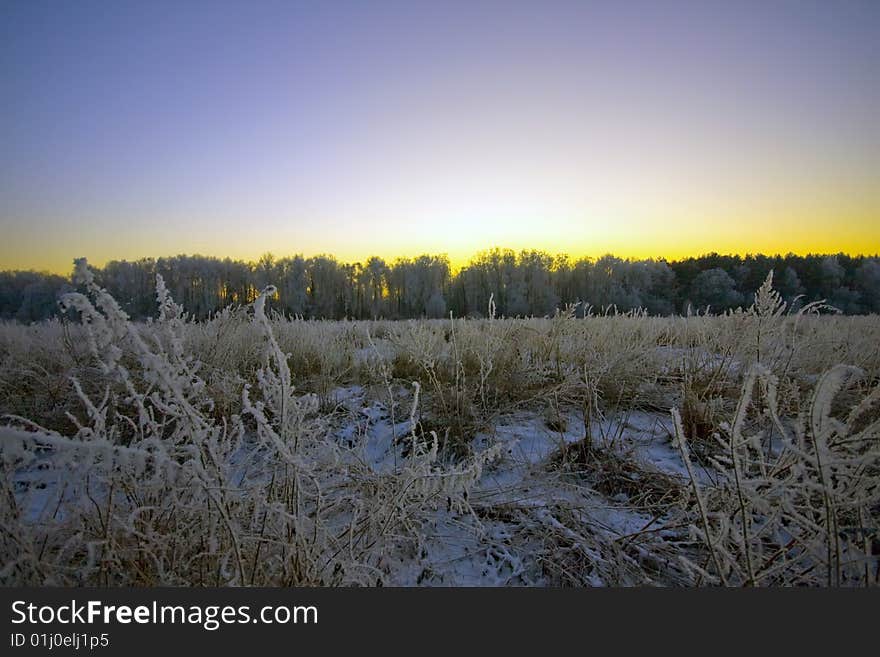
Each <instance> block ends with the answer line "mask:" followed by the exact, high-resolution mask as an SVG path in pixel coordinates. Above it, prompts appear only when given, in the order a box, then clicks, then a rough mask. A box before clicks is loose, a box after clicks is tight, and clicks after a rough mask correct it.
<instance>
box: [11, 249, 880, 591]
mask: <svg viewBox="0 0 880 657" xmlns="http://www.w3.org/2000/svg"><path fill="white" fill-rule="evenodd" d="M78 276H79V278H80V282H81V285H82V288H81V289H83V290H84V291H85V292H84V293H83V294H72V295H68V296H67V297H66V298H65V303H66V305H67V306H68V307H69V308H71V309H74V310H76V311H77V314H78V316H79V317H80V318H81V321H80V322H76V323H72V322H68V321H65V322H61V321H52V322H46V323H41V324H36V325H32V326H22V325H15V324H4V325H0V413H2V414H3V415H4V418H3V421H2V426H0V468H2V479H0V485H2V487H3V491H2V495H3V503H2V505H0V556H2V568H0V583H3V584H12V585H24V584H32V585H50V584H59V585H90V584H94V585H139V586H153V585H194V586H199V585H269V586H275V585H279V586H280V585H377V584H385V585H395V584H396V585H453V584H462V585H575V586H581V585H639V584H655V585H687V586H690V585H707V584H725V585H733V586H765V585H832V586H837V585H852V586H869V585H877V584H878V583H880V580H878V577H880V561H878V559H880V555H878V552H880V319H878V318H877V317H876V316H872V317H842V316H835V315H830V314H820V313H819V312H817V311H818V310H820V309H819V308H816V307H808V308H806V309H803V310H801V311H800V312H798V313H789V312H787V310H786V308H785V305H784V304H783V303H782V301H781V300H780V299H779V297H778V296H777V295H776V294H775V292H774V291H773V290H772V287H771V284H772V282H771V280H769V279H768V281H767V283H765V285H764V286H763V287H762V288H761V290H759V292H758V294H757V296H756V302H755V305H754V306H752V307H751V308H749V309H746V310H742V311H737V312H735V313H728V314H726V315H723V316H691V317H673V318H655V317H648V316H646V315H644V314H641V313H628V314H619V315H613V316H587V317H585V318H580V317H576V316H575V315H574V313H560V314H559V315H558V316H556V317H553V318H543V319H503V318H497V317H494V316H493V313H492V310H491V308H490V309H489V316H488V317H487V318H486V319H482V320H480V319H451V318H450V319H447V320H421V321H408V322H382V321H376V322H366V321H362V322H361V321H358V322H321V321H291V320H288V319H284V318H282V317H280V316H277V315H274V314H273V313H272V311H271V308H270V307H267V306H271V299H272V296H273V292H274V290H273V289H272V288H267V289H266V290H265V291H264V292H263V294H261V295H260V296H259V297H258V298H257V300H256V301H255V302H254V303H253V304H251V305H249V306H247V307H242V308H235V309H232V308H231V309H227V310H225V311H223V312H221V313H219V314H218V315H216V316H214V317H213V318H211V319H209V320H206V321H201V322H194V321H191V320H189V319H188V318H187V317H186V315H185V313H184V312H183V309H182V308H181V307H179V306H178V305H177V304H175V302H174V300H172V299H171V297H170V295H169V294H168V292H167V290H166V289H165V287H164V284H163V282H162V280H161V279H158V281H157V302H158V307H159V310H160V312H159V317H158V319H157V320H155V321H151V322H148V323H146V324H143V323H133V322H131V321H129V319H128V318H127V317H126V316H125V314H124V313H123V312H122V310H121V309H120V307H119V306H118V305H117V303H116V301H115V300H114V299H113V298H112V297H111V296H110V295H109V294H107V293H106V292H105V291H104V290H102V289H101V288H100V287H99V286H98V285H97V284H96V283H95V281H94V279H93V277H92V276H91V274H90V272H89V270H88V269H87V267H86V266H85V263H84V262H83V263H80V265H79V267H78Z"/></svg>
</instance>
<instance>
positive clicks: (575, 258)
mask: <svg viewBox="0 0 880 657" xmlns="http://www.w3.org/2000/svg"><path fill="white" fill-rule="evenodd" d="M495 251H498V252H501V253H513V254H515V255H520V254H522V253H539V254H542V255H547V256H550V257H552V258H554V259H557V258H560V257H565V258H567V259H568V260H569V261H570V262H572V263H576V262H581V261H584V260H587V261H591V262H595V261H597V260H599V259H601V258H604V257H608V256H610V257H614V258H618V259H620V260H623V261H625V262H648V261H653V262H668V263H676V262H684V261H686V260H699V259H700V258H706V257H709V256H718V257H722V258H732V257H736V258H743V259H744V258H749V257H752V258H754V257H765V258H785V257H789V256H794V257H799V258H806V257H811V256H820V257H828V256H845V257H848V258H880V252H878V251H874V252H869V251H862V252H851V251H845V250H836V251H813V250H809V251H796V250H789V251H786V252H784V253H783V252H782V251H776V252H773V253H766V252H762V251H745V252H732V251H727V252H720V251H714V250H713V251H704V252H702V253H699V254H697V255H682V256H677V257H667V256H662V255H661V256H645V257H638V256H620V255H618V254H616V253H614V252H612V251H606V252H603V253H602V254H601V255H598V256H593V255H587V254H583V255H572V254H571V253H568V252H566V251H549V250H546V249H540V248H533V249H528V248H520V249H514V248H511V247H505V246H490V247H487V248H484V249H480V250H477V251H475V252H473V253H472V254H471V255H470V256H469V257H468V258H467V259H465V260H463V261H462V262H461V263H460V264H456V263H455V262H453V260H452V259H451V258H450V257H449V253H448V251H437V252H429V251H421V252H419V253H416V254H414V255H397V256H393V257H386V256H382V255H379V254H370V255H368V256H366V257H363V258H356V259H348V258H342V257H339V256H336V255H334V254H332V253H329V252H326V251H321V252H315V253H312V254H310V255H305V253H303V252H294V253H289V254H283V255H281V254H277V253H275V252H273V251H265V252H263V253H262V254H260V255H259V256H257V257H255V258H245V257H233V256H228V255H226V256H222V255H213V254H208V253H200V252H198V251H196V252H192V253H174V254H170V255H159V256H153V255H147V256H141V257H139V258H109V259H106V260H104V261H103V262H102V263H101V264H98V263H97V262H94V261H92V260H91V259H89V258H88V256H76V257H74V258H71V259H70V269H69V270H67V271H60V270H57V269H51V268H38V267H31V268H27V269H23V268H6V267H2V266H0V272H2V273H38V274H52V275H56V276H68V275H70V274H71V273H72V271H73V269H74V262H75V261H76V260H78V259H79V258H82V257H85V258H86V260H87V262H88V264H89V266H90V267H93V268H96V269H104V268H105V267H106V266H107V265H109V264H110V263H114V262H117V263H137V262H142V261H144V260H152V261H154V262H158V261H159V260H168V259H172V258H181V257H185V258H206V259H210V260H219V261H224V260H230V261H232V262H241V263H245V264H248V265H256V264H257V263H258V262H259V260H260V259H261V258H263V257H264V256H272V257H273V258H274V259H275V260H276V261H277V260H284V259H293V258H297V257H298V258H302V259H303V260H309V259H312V258H322V257H323V258H329V259H332V260H334V261H336V262H337V263H340V264H343V265H363V264H364V263H366V262H368V261H369V260H371V259H373V258H378V259H380V260H383V261H384V262H385V263H386V264H389V265H392V264H394V263H395V262H397V261H400V260H414V259H416V258H420V257H424V256H428V257H434V258H445V259H446V260H447V262H448V263H449V271H450V273H453V274H456V273H458V272H460V271H461V270H463V269H465V268H467V267H468V266H469V265H470V264H471V263H472V262H473V261H474V260H475V259H477V258H478V257H480V256H482V255H487V254H490V253H492V252H495Z"/></svg>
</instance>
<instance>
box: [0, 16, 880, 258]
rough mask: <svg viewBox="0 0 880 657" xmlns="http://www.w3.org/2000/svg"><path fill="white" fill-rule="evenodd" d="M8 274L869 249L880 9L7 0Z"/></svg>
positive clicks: (1, 161)
mask: <svg viewBox="0 0 880 657" xmlns="http://www.w3.org/2000/svg"><path fill="white" fill-rule="evenodd" d="M0 96H2V105H0V107H2V109H0V229H2V238H0V269H8V268H45V269H50V270H54V271H59V272H67V271H69V270H70V263H71V261H72V259H73V258H74V257H75V256H81V255H85V256H87V257H88V258H89V259H90V260H91V261H92V262H94V263H95V264H99V265H100V264H103V263H104V262H105V261H107V260H108V259H123V258H124V259H134V258H139V257H143V256H161V255H173V254H176V253H202V254H206V255H217V256H231V257H243V258H256V257H258V256H259V255H260V254H261V253H263V252H266V251H272V252H273V253H275V254H276V255H279V256H281V255H289V254H293V253H304V254H305V255H314V254H317V253H322V252H323V253H332V254H334V255H336V256H337V257H340V258H342V259H345V260H362V259H364V258H365V257H367V256H369V255H371V254H378V255H381V256H383V257H387V258H393V257H395V256H398V255H417V254H419V253H422V252H430V253H443V252H445V253H448V254H449V255H450V257H451V258H452V260H453V262H454V263H456V264H458V263H461V262H462V261H463V260H464V259H466V258H467V257H469V256H470V255H472V254H473V253H474V252H476V251H478V250H480V249H483V248H486V247H489V246H493V245H499V246H508V247H512V248H516V249H520V248H541V249H546V250H549V251H552V252H567V253H569V254H570V255H572V256H580V255H593V256H595V255H600V254H602V253H605V252H614V253H615V254H617V255H621V256H632V257H645V256H665V257H670V258H674V257H680V256H683V255H698V254H700V253H703V252H708V251H720V252H739V253H744V252H758V251H762V252H777V251H781V252H787V251H794V252H808V251H820V252H831V251H834V252H836V251H847V252H851V253H875V252H878V251H880V2H876V1H871V0H869V1H867V2H850V1H846V0H840V1H834V2H780V1H770V0H768V1H762V2H743V1H740V0H736V1H733V0H731V1H728V2H711V1H702V2H657V1H652V2H607V3H598V2H596V3H591V2H586V1H584V2H570V3H567V2H549V1H546V0H544V1H540V2H537V1H536V2H512V1H511V2H479V1H475V0H471V1H468V2H431V3H429V2H418V1H415V0H413V1H411V2H399V3H390V2H376V1H370V2H366V1H365V2H332V1H320V2H266V1H260V2H239V3H225V2H217V1H213V2H195V1H187V0H181V1H175V2H156V1H154V2H143V3H134V2H107V3H98V2H85V1H82V0H78V1H77V2H45V1H38V0H28V1H23V2H18V1H10V0H3V2H2V3H0Z"/></svg>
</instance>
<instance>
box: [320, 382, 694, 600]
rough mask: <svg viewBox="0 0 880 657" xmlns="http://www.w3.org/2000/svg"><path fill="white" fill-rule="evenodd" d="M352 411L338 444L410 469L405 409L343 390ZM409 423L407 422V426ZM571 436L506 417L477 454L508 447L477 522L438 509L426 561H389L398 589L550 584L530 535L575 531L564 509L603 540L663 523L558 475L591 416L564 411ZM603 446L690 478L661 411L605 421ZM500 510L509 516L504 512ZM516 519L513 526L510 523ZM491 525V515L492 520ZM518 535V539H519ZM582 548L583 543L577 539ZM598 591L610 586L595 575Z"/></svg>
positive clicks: (374, 461)
mask: <svg viewBox="0 0 880 657" xmlns="http://www.w3.org/2000/svg"><path fill="white" fill-rule="evenodd" d="M333 398H335V399H336V400H337V402H338V403H339V404H340V406H341V407H343V408H344V409H345V415H344V421H343V422H342V423H341V426H340V427H339V428H338V429H337V430H336V433H335V435H336V438H337V440H339V441H340V442H342V443H344V444H346V445H350V446H360V449H362V450H363V456H364V460H365V462H367V463H369V464H370V465H371V466H372V467H373V468H375V469H376V470H377V471H381V472H390V471H393V469H394V468H395V467H396V465H397V464H398V463H400V462H402V461H403V459H404V456H403V453H402V446H401V445H399V444H398V445H395V443H394V441H395V438H396V439H398V440H400V439H401V438H402V437H406V436H407V435H409V434H410V430H411V427H410V422H409V418H408V416H407V412H406V410H405V409H402V408H397V410H396V417H395V421H394V422H392V419H391V414H390V412H389V410H388V408H387V406H386V405H385V404H383V403H382V402H380V401H377V400H371V399H368V395H367V393H366V391H365V390H364V389H363V388H361V387H359V386H351V387H347V388H340V389H338V390H337V391H334V396H333ZM400 416H404V417H403V418H401V417H400ZM563 417H564V419H565V423H564V427H565V428H564V429H558V430H554V429H551V428H549V427H548V426H547V424H546V421H545V419H544V416H543V414H541V413H539V412H535V411H519V412H516V413H512V414H509V415H505V416H502V417H500V418H498V419H497V421H496V422H495V423H494V426H493V427H491V429H490V430H487V431H483V432H481V433H479V434H477V435H476V436H475V438H474V439H473V441H472V447H473V449H474V451H475V452H479V451H482V450H484V449H487V448H489V447H491V446H493V445H495V444H498V443H499V442H500V443H502V444H505V445H506V446H507V449H506V450H505V451H504V452H503V456H502V458H501V459H499V460H498V461H496V462H494V463H491V464H488V465H487V466H486V467H485V468H484V471H483V475H482V477H481V479H480V480H479V481H478V482H477V484H476V485H475V487H474V489H473V491H472V494H471V497H470V498H469V502H470V504H471V505H472V507H473V509H474V513H473V514H470V515H469V514H456V513H453V512H450V511H448V510H446V509H438V510H437V511H436V513H434V514H432V515H429V517H428V520H427V525H426V526H424V527H423V535H424V536H426V537H427V538H426V539H425V541H424V543H423V544H422V545H421V546H419V548H418V554H416V555H412V554H409V555H406V554H404V555H388V560H389V563H388V566H389V567H390V569H391V571H392V572H393V573H395V577H394V583H395V584H398V585H406V586H409V585H439V586H450V585H458V586H497V585H501V586H510V585H536V584H537V585H540V584H542V583H546V575H545V574H542V572H541V569H540V568H537V566H536V563H535V559H534V555H533V554H531V553H530V550H531V549H535V550H537V549H539V546H540V543H541V541H540V540H538V539H537V538H534V539H530V540H534V541H535V545H533V546H532V548H529V547H528V542H526V543H523V540H524V539H523V532H524V525H523V523H526V525H525V526H533V527H532V529H530V530H529V532H526V533H527V534H531V533H535V535H536V536H540V534H541V533H542V532H544V533H547V532H562V531H570V530H569V529H568V527H566V526H564V525H563V524H562V523H560V521H559V520H557V519H556V517H555V515H554V514H555V513H556V512H558V510H560V509H563V510H565V511H566V512H568V513H572V514H574V516H575V517H576V518H577V520H578V522H579V524H580V528H581V529H580V530H581V532H583V533H584V534H586V535H590V536H594V537H597V539H601V540H603V541H611V542H613V541H617V540H621V539H626V538H628V537H631V536H634V535H636V534H639V533H640V532H642V531H644V530H646V529H648V528H649V527H654V528H657V527H658V525H662V519H661V518H658V517H657V516H656V515H654V514H652V513H649V512H645V511H641V510H638V509H636V508H634V507H632V506H631V505H630V504H629V501H628V499H627V498H626V496H625V495H624V496H620V495H617V496H614V498H613V499H609V498H608V497H605V496H604V495H602V494H600V493H599V492H597V491H595V490H592V489H591V488H590V487H589V485H588V484H587V483H586V482H580V483H578V484H577V485H573V484H572V483H571V481H565V480H563V479H562V477H560V476H559V475H558V474H556V473H554V471H553V468H552V467H550V461H551V458H552V457H553V456H554V455H555V454H557V453H558V451H559V449H560V446H561V445H562V444H568V445H571V444H573V443H576V442H577V441H579V440H581V439H582V438H583V435H584V425H583V420H582V417H581V416H579V415H578V414H577V413H564V414H563ZM592 429H593V436H594V441H596V445H597V447H599V448H600V449H611V450H615V451H616V452H617V453H619V454H621V455H624V456H625V457H626V458H631V459H634V460H635V461H636V462H637V463H638V465H639V467H641V468H644V469H647V470H649V471H650V470H653V471H657V472H660V473H664V474H668V475H672V476H675V477H680V478H682V481H684V477H685V476H686V470H685V467H684V464H683V462H682V460H681V456H680V455H679V453H678V451H677V450H676V449H675V448H674V447H673V446H672V445H671V442H670V431H671V425H670V421H669V419H668V418H667V416H666V415H664V414H660V413H655V412H644V411H631V412H626V413H620V414H617V415H615V416H613V417H610V418H606V419H603V420H601V421H597V422H596V423H594V425H593V428H592ZM496 509H501V510H503V511H504V513H500V512H499V513H497V514H495V515H497V516H498V517H492V516H493V513H494V511H493V510H496ZM508 512H510V513H511V514H512V516H513V518H506V517H505V515H506V514H507V513H508ZM487 515H488V516H489V517H486V516H487ZM515 537H516V540H515ZM571 540H572V541H575V540H578V537H577V536H573V537H572V538H571ZM590 581H591V582H592V583H593V584H596V585H602V584H604V583H605V582H604V581H603V580H602V578H601V576H599V575H595V576H592V577H591V579H590Z"/></svg>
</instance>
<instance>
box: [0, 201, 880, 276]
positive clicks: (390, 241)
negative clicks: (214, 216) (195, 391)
mask: <svg viewBox="0 0 880 657" xmlns="http://www.w3.org/2000/svg"><path fill="white" fill-rule="evenodd" d="M749 209H750V210H752V214H745V213H742V211H740V213H737V212H736V211H733V210H728V211H727V212H723V211H720V210H717V209H716V210H713V211H709V210H708V209H705V208H694V209H693V210H692V212H691V213H689V214H686V213H673V212H670V213H669V215H668V216H664V215H662V214H655V215H654V216H649V215H648V213H647V212H644V213H642V216H639V213H637V212H631V213H630V214H629V215H626V214H622V213H614V214H610V216H612V217H615V218H614V219H610V220H605V221H602V220H597V219H582V218H579V217H577V216H573V217H570V218H566V217H562V218H560V217H559V216H557V217H549V216H545V217H544V218H540V215H529V213H528V212H518V213H514V212H513V211H512V210H507V213H506V215H504V217H503V218H502V217H501V215H500V213H499V214H496V216H497V217H498V218H495V219H492V218H489V219H480V218H479V212H474V213H472V214H471V213H467V214H464V213H459V214H458V215H455V214H453V213H450V215H449V216H447V218H446V219H442V218H441V217H442V216H443V214H442V211H438V212H436V213H433V212H425V213H423V214H422V216H421V217H419V218H417V219H413V220H406V221H403V220H399V221H392V220H386V221H385V222H384V223H382V224H378V226H377V227H376V228H373V229H366V230H360V229H359V226H358V225H357V224H353V225H352V224H348V225H347V223H346V222H338V223H337V224H329V225H330V226H331V227H332V230H328V231H316V232H317V234H310V235H308V236H306V235H302V236H298V235H297V234H296V231H295V230H289V231H285V230H278V231H277V233H274V234H271V235H269V237H268V239H264V238H260V236H259V233H260V231H258V230H257V231H250V230H247V223H246V222H243V227H242V230H241V231H237V232H234V233H228V232H227V233H224V231H207V232H201V236H200V237H199V238H197V239H193V238H192V237H189V238H186V239H183V238H181V235H180V234H179V232H177V233H176V238H171V237H169V236H163V233H162V232H161V231H158V232H152V233H150V234H140V235H139V234H131V233H129V234H126V235H118V234H116V235H114V234H110V235H107V236H103V237H102V236H100V235H89V232H88V231H82V230H79V229H77V228H76V227H73V226H72V227H71V230H70V231H69V233H68V234H66V235H62V236H61V237H62V239H56V240H53V243H51V244H49V243H47V242H44V241H42V240H41V239H40V236H39V235H29V234H28V233H27V231H25V230H22V229H23V228H24V227H25V226H26V224H24V223H22V224H19V225H16V226H12V227H9V228H7V229H6V230H5V231H4V232H5V233H6V234H7V235H8V236H9V235H10V234H11V238H10V239H8V240H6V241H4V243H3V244H2V245H0V270H8V269H37V270H43V271H51V272H53V273H59V274H64V275H66V274H69V273H70V270H71V268H72V261H73V258H74V257H79V256H85V257H87V258H88V259H89V261H90V262H91V263H93V264H94V265H96V266H98V267H101V266H103V265H104V264H106V263H107V262H108V261H110V260H137V259H140V258H144V257H152V258H158V257H168V256H174V255H178V254H188V255H194V254H200V255H204V256H211V257H218V258H226V257H229V258H232V259H235V260H245V261H255V260H257V259H258V258H259V257H260V256H261V255H262V254H263V253H266V252H271V253H273V254H274V255H275V256H276V257H278V258H280V257H285V256H292V255H297V254H301V255H304V256H305V257H311V256H315V255H320V254H326V255H332V256H334V257H336V258H337V259H338V260H340V261H342V262H365V261H366V260H367V258H369V257H371V256H378V257H381V258H384V259H385V260H386V261H387V262H389V263H390V262H393V261H394V260H395V259H397V258H398V257H409V258H411V257H415V256H418V255H422V254H431V255H440V254H446V255H447V256H448V257H449V260H450V263H451V265H452V267H453V270H455V271H457V270H458V269H460V268H461V267H462V266H464V265H466V264H467V262H468V261H469V260H470V259H471V258H472V257H473V256H475V255H477V254H478V253H480V252H483V251H486V250H490V249H492V248H501V249H512V250H514V251H517V252H519V251H522V250H533V249H534V250H539V251H545V252H548V253H550V254H551V255H557V254H566V255H568V256H569V257H570V258H571V259H572V260H576V259H578V258H581V257H591V258H597V257H600V256H602V255H605V254H608V253H610V254H613V255H615V256H618V257H621V258H633V259H643V258H665V259H667V260H678V259H681V258H686V257H690V256H699V255H703V254H706V253H711V252H717V253H723V254H739V255H745V254H747V253H753V254H754V253H763V254H766V255H774V254H777V253H779V254H786V253H795V254H798V255H806V254H808V253H841V252H842V253H847V254H851V255H877V254H880V228H878V226H880V212H877V211H876V210H874V209H872V208H864V209H858V208H843V207H841V209H838V210H832V209H824V210H823V209H813V210H811V211H810V210H807V209H804V208H788V209H787V208H785V207H774V208H769V207H768V208H767V210H766V211H765V212H757V211H755V208H749ZM483 211H486V209H483ZM487 214H488V212H487ZM596 214H598V215H599V216H601V214H599V213H596ZM596 214H593V215H591V216H596ZM535 216H537V217H538V218H534V217H535ZM707 216H711V217H712V220H711V221H709V220H706V219H704V218H703V217H707ZM365 223H366V225H367V226H370V225H373V224H371V221H369V220H367V221H366V222H365ZM83 232H84V233H85V235H82V234H81V233H83ZM172 235H175V233H172Z"/></svg>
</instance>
